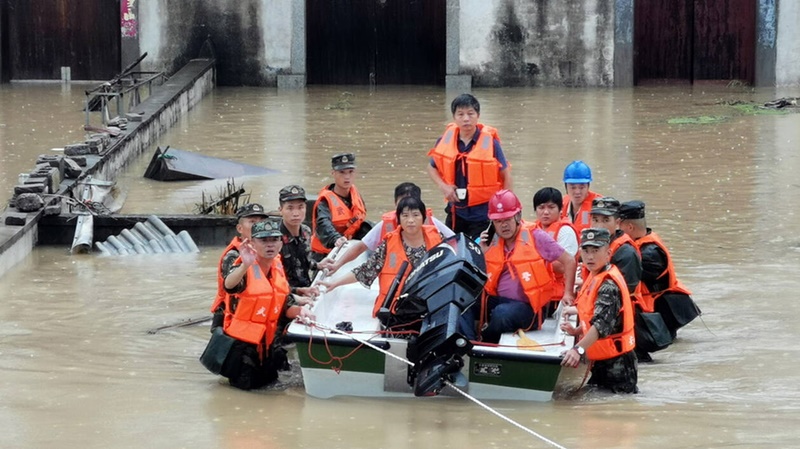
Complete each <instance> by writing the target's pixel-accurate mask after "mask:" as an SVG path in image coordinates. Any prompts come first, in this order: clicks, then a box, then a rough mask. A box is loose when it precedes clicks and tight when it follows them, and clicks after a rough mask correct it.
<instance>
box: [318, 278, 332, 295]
mask: <svg viewBox="0 0 800 449" xmlns="http://www.w3.org/2000/svg"><path fill="white" fill-rule="evenodd" d="M317 285H318V286H319V288H318V290H319V291H320V292H323V293H324V292H329V291H331V290H333V289H334V288H336V283H334V282H331V281H319V282H317ZM323 289H324V290H323Z"/></svg>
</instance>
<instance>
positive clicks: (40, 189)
mask: <svg viewBox="0 0 800 449" xmlns="http://www.w3.org/2000/svg"><path fill="white" fill-rule="evenodd" d="M45 190H47V186H45V184H44V183H43V182H40V183H36V184H23V185H19V186H14V195H21V194H23V193H46V192H45Z"/></svg>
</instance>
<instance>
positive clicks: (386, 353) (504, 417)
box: [306, 320, 566, 449]
mask: <svg viewBox="0 0 800 449" xmlns="http://www.w3.org/2000/svg"><path fill="white" fill-rule="evenodd" d="M306 323H309V324H313V325H314V326H315V327H317V328H319V329H320V330H322V331H323V332H324V331H331V332H333V333H336V334H339V335H344V336H346V337H349V338H352V339H353V340H355V341H357V342H358V343H361V344H363V345H365V346H369V347H370V348H372V349H374V350H376V351H378V352H381V353H383V354H384V355H388V356H390V357H392V358H394V359H396V360H399V361H401V362H403V363H405V364H407V365H409V366H412V367H413V366H414V364H413V363H411V362H410V361H408V360H406V359H404V358H402V357H400V356H398V355H396V354H392V353H391V352H389V351H387V350H385V349H383V348H380V347H378V346H375V345H374V344H372V343H370V342H368V341H366V340H362V339H360V338H358V337H356V336H354V335H352V334H349V333H347V332H342V331H340V330H339V329H334V328H330V327H328V326H325V325H322V324H320V323H317V322H316V321H313V320H306ZM444 383H445V385H447V386H448V387H450V388H452V389H454V390H456V392H458V394H460V395H462V396H464V397H465V398H467V399H469V400H470V401H472V402H474V403H476V404H478V405H479V406H481V408H483V409H484V410H486V411H488V412H490V413H491V414H493V415H495V416H497V417H498V418H500V419H502V420H504V421H506V422H507V423H509V424H512V425H513V426H515V427H517V428H518V429H520V430H522V431H524V432H527V433H529V434H530V435H533V436H535V437H536V438H539V439H540V440H542V441H544V442H545V443H547V444H549V445H551V446H553V447H557V448H559V449H566V448H565V447H564V446H561V445H560V444H558V443H556V442H555V441H552V440H550V439H548V438H547V437H545V436H543V435H540V434H538V433H536V432H534V431H533V430H531V429H529V428H527V427H525V426H523V425H522V424H520V423H518V422H516V421H514V420H513V419H511V418H509V417H507V416H505V415H503V414H502V413H500V412H498V411H497V410H495V409H493V408H491V407H489V406H488V405H486V404H484V403H483V402H481V401H480V400H479V399H477V398H475V397H473V396H470V395H469V394H468V393H467V392H465V391H463V390H461V389H460V388H458V387H457V386H455V385H453V383H452V382H450V381H449V380H445V381H444Z"/></svg>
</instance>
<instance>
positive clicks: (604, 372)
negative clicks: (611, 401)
mask: <svg viewBox="0 0 800 449" xmlns="http://www.w3.org/2000/svg"><path fill="white" fill-rule="evenodd" d="M621 304H622V296H621V293H620V291H619V288H618V287H617V285H616V284H615V283H614V282H613V281H611V280H606V281H605V282H603V284H602V285H601V286H600V290H599V291H598V292H597V300H596V301H595V303H594V315H593V316H592V319H591V324H592V325H593V326H594V327H595V328H596V329H597V332H598V333H599V334H600V337H601V338H602V337H606V336H608V335H611V334H615V333H619V332H621V331H622V315H621V314H620V313H619V309H620V305H621ZM638 377H639V376H638V370H637V361H636V354H635V352H634V351H629V352H627V353H625V354H622V355H621V356H619V357H614V358H613V359H608V360H598V361H595V362H593V363H592V377H591V379H589V382H588V383H589V385H596V386H598V387H600V388H604V389H607V390H611V391H612V392H614V393H638V392H639V389H638V388H637V387H636V383H637V381H638Z"/></svg>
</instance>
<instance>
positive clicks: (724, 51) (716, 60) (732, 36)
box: [692, 0, 756, 84]
mask: <svg viewBox="0 0 800 449" xmlns="http://www.w3.org/2000/svg"><path fill="white" fill-rule="evenodd" d="M755 39H756V1H755V0H695V2H694V55H693V64H692V65H693V78H694V79H695V80H725V81H729V80H741V81H743V82H745V83H747V84H752V83H753V80H754V76H755Z"/></svg>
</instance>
